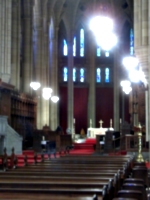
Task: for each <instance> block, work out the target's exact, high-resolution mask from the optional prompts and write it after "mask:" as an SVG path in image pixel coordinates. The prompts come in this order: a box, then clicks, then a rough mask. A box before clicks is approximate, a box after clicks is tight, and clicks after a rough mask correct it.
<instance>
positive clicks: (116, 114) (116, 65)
mask: <svg viewBox="0 0 150 200" xmlns="http://www.w3.org/2000/svg"><path fill="white" fill-rule="evenodd" d="M118 52H119V49H117V48H116V49H115V54H114V71H113V76H114V77H113V79H114V117H113V122H114V130H115V131H119V129H120V119H119V111H120V109H119V91H120V81H121V80H120V79H119V77H120V75H119V67H120V63H119V54H118Z"/></svg>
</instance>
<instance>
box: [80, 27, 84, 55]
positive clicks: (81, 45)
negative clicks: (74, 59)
mask: <svg viewBox="0 0 150 200" xmlns="http://www.w3.org/2000/svg"><path fill="white" fill-rule="evenodd" d="M80 56H81V57H84V30H83V28H82V29H81V30H80Z"/></svg>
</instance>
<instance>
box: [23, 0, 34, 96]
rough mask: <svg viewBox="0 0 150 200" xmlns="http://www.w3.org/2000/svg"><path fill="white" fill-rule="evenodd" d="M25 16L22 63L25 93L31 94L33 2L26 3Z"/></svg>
mask: <svg viewBox="0 0 150 200" xmlns="http://www.w3.org/2000/svg"><path fill="white" fill-rule="evenodd" d="M23 12H24V16H23V19H22V23H23V24H22V34H23V35H22V37H23V55H22V56H23V58H22V59H23V62H22V75H23V79H22V81H23V82H22V86H23V88H22V89H23V92H24V93H27V94H30V93H31V88H30V82H31V81H32V1H30V0H26V1H24V10H23Z"/></svg>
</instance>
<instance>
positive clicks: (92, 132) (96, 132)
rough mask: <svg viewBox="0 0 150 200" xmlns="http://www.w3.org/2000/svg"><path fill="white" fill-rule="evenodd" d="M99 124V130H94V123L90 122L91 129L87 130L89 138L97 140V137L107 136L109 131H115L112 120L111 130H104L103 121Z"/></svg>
mask: <svg viewBox="0 0 150 200" xmlns="http://www.w3.org/2000/svg"><path fill="white" fill-rule="evenodd" d="M99 123H100V127H99V128H93V127H92V122H91V120H90V127H89V128H88V129H87V137H89V138H96V135H101V136H105V135H106V132H107V131H114V129H113V128H112V120H110V127H109V128H103V127H102V124H103V121H102V120H100V121H99Z"/></svg>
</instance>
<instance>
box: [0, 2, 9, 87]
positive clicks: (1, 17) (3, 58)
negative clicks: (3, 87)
mask: <svg viewBox="0 0 150 200" xmlns="http://www.w3.org/2000/svg"><path fill="white" fill-rule="evenodd" d="M11 31H12V1H10V0H5V1H4V0H0V78H1V79H2V81H3V82H6V83H9V82H10V76H11Z"/></svg>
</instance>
